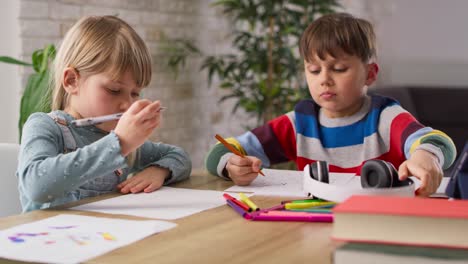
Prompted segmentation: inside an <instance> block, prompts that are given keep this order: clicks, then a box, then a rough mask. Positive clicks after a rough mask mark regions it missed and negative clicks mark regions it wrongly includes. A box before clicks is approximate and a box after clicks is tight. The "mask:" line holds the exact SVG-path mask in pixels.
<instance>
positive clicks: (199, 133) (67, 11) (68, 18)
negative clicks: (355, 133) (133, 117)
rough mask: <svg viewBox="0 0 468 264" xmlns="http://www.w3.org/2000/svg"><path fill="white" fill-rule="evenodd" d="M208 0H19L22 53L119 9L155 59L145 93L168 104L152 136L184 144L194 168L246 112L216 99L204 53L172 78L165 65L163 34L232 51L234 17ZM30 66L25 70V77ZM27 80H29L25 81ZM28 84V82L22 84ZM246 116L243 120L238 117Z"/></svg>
mask: <svg viewBox="0 0 468 264" xmlns="http://www.w3.org/2000/svg"><path fill="white" fill-rule="evenodd" d="M211 2H212V1H210V0H105V1H102V0H21V6H20V16H19V19H20V25H21V38H22V42H23V43H22V57H23V58H24V59H25V60H30V59H29V58H30V55H31V54H32V52H33V51H34V50H36V49H38V48H42V47H44V45H45V44H47V43H54V44H56V45H58V43H59V42H60V40H61V39H62V38H63V36H64V34H65V32H66V31H67V30H68V29H69V28H70V27H71V25H73V23H74V22H75V21H76V20H77V19H79V18H80V17H81V16H85V15H119V17H121V18H122V19H124V20H125V21H127V22H128V23H129V24H130V25H132V26H133V27H134V28H135V29H136V31H137V32H138V33H139V34H140V36H141V37H142V38H143V39H144V40H145V41H146V43H147V45H148V47H149V49H150V50H151V53H152V54H153V60H154V72H153V80H152V82H151V84H150V85H149V87H148V88H147V89H145V91H144V97H146V98H149V99H152V100H161V101H162V103H163V105H165V106H167V107H168V108H169V109H168V110H167V111H166V112H164V120H163V123H162V126H161V127H160V128H159V129H157V131H156V132H155V134H154V135H153V137H152V139H153V140H158V141H159V140H160V141H163V142H165V143H169V144H174V145H178V146H181V147H183V148H184V149H185V150H186V151H187V152H188V153H189V154H190V156H191V157H192V160H193V165H194V167H195V168H197V167H198V168H200V167H202V166H203V159H204V155H205V154H206V152H207V150H208V148H209V147H210V146H211V145H212V144H214V143H215V141H216V140H215V139H214V134H216V133H219V134H221V135H223V136H226V137H227V136H231V135H238V134H240V133H241V132H243V131H244V127H243V126H244V125H249V124H250V125H252V124H253V121H250V123H247V124H246V123H245V122H244V121H245V120H246V118H245V116H244V115H242V114H236V115H235V116H232V115H231V107H232V104H233V103H232V102H226V103H223V104H221V105H220V104H218V98H220V97H221V96H222V91H221V90H220V89H217V88H216V84H213V85H212V87H211V88H208V84H207V81H206V79H207V78H206V72H200V71H199V66H200V62H201V59H200V58H191V59H189V60H188V62H187V68H186V69H185V70H184V71H182V72H180V73H179V78H178V79H177V80H174V76H173V74H172V73H171V72H170V71H169V70H168V69H167V68H166V67H165V64H164V61H165V55H164V52H163V51H162V50H161V42H160V41H161V34H165V35H166V36H169V37H185V38H189V39H193V40H194V42H195V44H196V45H197V46H199V47H200V49H201V50H202V51H203V52H205V53H207V54H208V53H209V54H211V53H213V52H217V53H221V52H225V51H229V49H230V46H229V43H230V42H229V40H228V39H226V36H227V33H228V27H229V25H230V23H228V22H227V21H225V19H224V18H223V16H222V15H221V14H220V12H219V11H216V10H214V8H213V7H212V6H210V4H211ZM28 72H29V71H27V70H26V71H24V78H23V80H25V79H26V76H27V74H28ZM23 84H25V82H24V81H23ZM23 86H24V85H23ZM241 120H242V121H243V122H242V123H241V122H240V121H241Z"/></svg>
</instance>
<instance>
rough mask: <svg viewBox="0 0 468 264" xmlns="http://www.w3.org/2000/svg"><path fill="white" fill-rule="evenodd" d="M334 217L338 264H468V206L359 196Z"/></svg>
mask: <svg viewBox="0 0 468 264" xmlns="http://www.w3.org/2000/svg"><path fill="white" fill-rule="evenodd" d="M333 214H334V224H333V233H332V238H333V239H335V240H339V241H345V242H348V243H347V244H345V245H344V246H341V247H339V248H337V250H336V251H335V253H334V262H335V263H336V264H339V263H353V261H355V262H356V263H418V262H416V261H420V262H421V263H468V201H463V200H447V199H430V198H409V197H383V196H382V197H380V196H353V197H351V198H349V199H348V200H346V201H345V202H343V203H341V204H339V205H337V206H336V207H335V208H334V210H333ZM385 261H387V262H385Z"/></svg>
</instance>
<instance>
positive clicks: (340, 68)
mask: <svg viewBox="0 0 468 264" xmlns="http://www.w3.org/2000/svg"><path fill="white" fill-rule="evenodd" d="M304 65H305V75H306V79H307V85H308V86H309V92H310V94H311V96H312V98H313V99H314V101H315V102H316V103H317V104H318V105H320V106H321V108H322V111H324V113H325V115H326V116H327V117H330V118H336V117H344V116H349V115H352V114H354V113H356V112H357V111H359V109H360V107H361V105H362V102H363V99H364V96H365V94H366V92H367V91H366V90H367V86H368V85H371V84H372V83H373V82H374V81H375V79H376V77H377V71H378V68H377V65H376V64H375V63H373V64H365V63H363V62H362V61H361V60H360V59H359V58H358V57H357V56H349V55H347V54H345V53H344V52H340V53H337V56H336V58H334V57H332V56H330V55H329V54H327V56H326V57H325V59H324V60H321V59H320V58H319V57H318V56H315V57H314V60H313V61H311V62H306V61H304Z"/></svg>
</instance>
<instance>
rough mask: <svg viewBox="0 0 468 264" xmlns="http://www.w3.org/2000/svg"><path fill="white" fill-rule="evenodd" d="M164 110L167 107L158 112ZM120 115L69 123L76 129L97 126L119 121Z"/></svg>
mask: <svg viewBox="0 0 468 264" xmlns="http://www.w3.org/2000/svg"><path fill="white" fill-rule="evenodd" d="M166 109H167V107H164V106H163V107H161V108H159V110H158V112H161V111H164V110H166ZM122 115H123V113H117V114H111V115H104V116H97V117H89V118H83V119H78V120H73V121H71V123H72V125H75V126H77V127H82V126H92V125H99V124H101V123H104V122H109V121H113V120H119V119H120V118H121V117H122Z"/></svg>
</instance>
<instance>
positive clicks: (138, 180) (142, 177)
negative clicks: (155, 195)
mask: <svg viewBox="0 0 468 264" xmlns="http://www.w3.org/2000/svg"><path fill="white" fill-rule="evenodd" d="M169 174H170V171H169V170H168V169H165V168H160V167H156V166H150V167H148V168H146V169H144V170H142V171H141V172H139V173H138V174H136V175H134V176H133V177H131V178H130V179H127V180H125V181H124V182H122V183H120V184H119V185H117V188H118V189H120V192H121V193H129V192H131V193H139V192H145V193H150V192H154V191H156V190H157V189H159V188H161V186H162V185H163V183H164V180H165V179H166V178H167V177H168V176H169Z"/></svg>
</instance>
